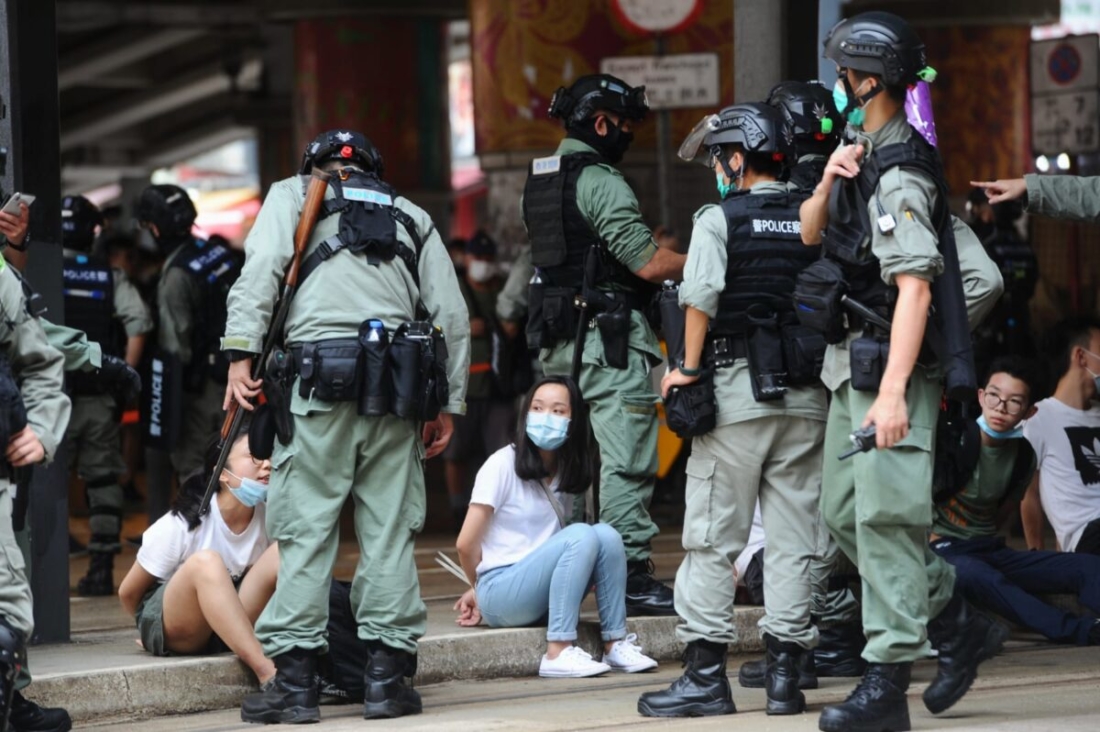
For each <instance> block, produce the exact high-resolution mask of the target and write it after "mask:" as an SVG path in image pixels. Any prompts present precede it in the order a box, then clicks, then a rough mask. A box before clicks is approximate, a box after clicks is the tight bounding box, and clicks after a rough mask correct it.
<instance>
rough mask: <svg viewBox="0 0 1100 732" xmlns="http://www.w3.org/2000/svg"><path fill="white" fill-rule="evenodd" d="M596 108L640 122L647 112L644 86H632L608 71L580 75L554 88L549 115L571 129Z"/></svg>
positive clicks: (594, 111) (596, 109) (647, 104)
mask: <svg viewBox="0 0 1100 732" xmlns="http://www.w3.org/2000/svg"><path fill="white" fill-rule="evenodd" d="M599 110H606V111H608V112H612V113H614V114H617V115H619V116H620V117H622V118H624V119H630V120H635V121H637V122H640V121H641V120H643V119H645V116H646V114H647V113H648V112H649V99H648V98H647V97H646V94H645V87H644V86H638V87H633V86H630V85H629V84H627V83H626V82H625V81H623V80H622V79H620V78H618V77H616V76H612V75H611V74H589V75H587V76H582V77H581V78H579V79H577V80H576V81H574V82H573V84H572V85H571V86H570V87H569V88H568V89H566V88H565V87H564V86H563V87H558V90H557V91H556V92H554V96H553V98H552V99H551V100H550V116H551V117H554V118H557V119H560V120H561V121H562V122H563V123H564V124H565V127H566V128H567V129H568V128H571V127H573V126H575V125H578V124H579V123H581V122H583V121H585V120H586V119H588V118H589V117H591V116H592V115H593V114H595V113H596V112H597V111H599Z"/></svg>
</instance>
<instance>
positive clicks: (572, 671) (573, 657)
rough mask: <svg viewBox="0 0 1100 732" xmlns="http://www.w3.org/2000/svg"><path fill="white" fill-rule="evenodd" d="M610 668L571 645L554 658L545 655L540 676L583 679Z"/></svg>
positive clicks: (581, 649)
mask: <svg viewBox="0 0 1100 732" xmlns="http://www.w3.org/2000/svg"><path fill="white" fill-rule="evenodd" d="M610 670H611V667H610V666H608V665H607V664H606V663H600V662H599V661H596V660H595V659H593V658H592V656H590V655H588V654H587V653H585V651H584V649H583V648H578V647H577V646H569V647H568V648H566V649H565V650H564V651H562V652H561V653H560V654H558V657H557V658H555V659H554V660H550V659H549V658H547V657H546V656H545V655H544V656H543V657H542V663H540V664H539V676H542V677H543V678H547V679H583V678H585V677H587V676H599V675H600V674H605V673H607V672H608V671H610Z"/></svg>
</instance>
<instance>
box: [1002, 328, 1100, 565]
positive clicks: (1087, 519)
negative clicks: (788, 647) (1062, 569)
mask: <svg viewBox="0 0 1100 732" xmlns="http://www.w3.org/2000/svg"><path fill="white" fill-rule="evenodd" d="M1043 352H1044V353H1047V354H1050V355H1051V356H1052V357H1053V358H1055V359H1056V361H1055V362H1054V366H1055V369H1054V373H1056V374H1057V379H1058V385H1057V387H1056V388H1055V390H1054V396H1053V397H1051V398H1050V399H1044V400H1043V401H1041V402H1039V403H1038V404H1036V407H1037V408H1038V412H1037V413H1036V415H1035V417H1033V418H1032V419H1029V420H1028V421H1027V425H1026V426H1025V427H1024V436H1025V437H1026V438H1027V439H1028V442H1030V443H1031V445H1032V447H1034V448H1035V456H1036V458H1037V460H1038V466H1039V473H1038V475H1037V476H1036V479H1035V480H1033V481H1032V484H1031V485H1030V486H1029V487H1028V491H1027V495H1026V496H1025V497H1024V501H1023V503H1022V504H1021V506H1020V516H1021V518H1022V519H1023V523H1024V536H1026V537H1027V546H1028V549H1042V548H1043V514H1044V512H1045V513H1046V516H1047V518H1048V519H1049V520H1050V524H1051V526H1053V527H1054V534H1055V536H1056V537H1057V539H1058V548H1059V549H1061V550H1062V551H1064V552H1077V553H1078V554H1100V404H1097V398H1098V397H1100V321H1098V320H1096V319H1095V318H1081V317H1075V318H1069V319H1066V320H1063V321H1062V322H1060V323H1058V324H1057V325H1056V326H1055V327H1054V329H1053V331H1052V332H1051V338H1050V341H1049V343H1047V344H1046V347H1045V348H1044V349H1043Z"/></svg>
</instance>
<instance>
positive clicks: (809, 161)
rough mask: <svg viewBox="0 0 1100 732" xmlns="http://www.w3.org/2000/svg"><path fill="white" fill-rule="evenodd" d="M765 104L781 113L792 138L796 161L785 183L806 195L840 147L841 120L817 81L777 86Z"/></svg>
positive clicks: (793, 82) (834, 104)
mask: <svg viewBox="0 0 1100 732" xmlns="http://www.w3.org/2000/svg"><path fill="white" fill-rule="evenodd" d="M768 104H770V105H772V106H773V107H775V108H777V109H779V110H780V111H781V112H783V114H784V116H785V117H786V118H787V122H788V123H789V124H790V126H791V133H792V134H793V136H794V151H795V156H796V158H795V162H794V163H793V164H792V165H791V167H790V169H789V170H788V171H787V180H788V181H789V182H790V183H792V184H793V185H794V187H795V188H797V189H798V190H800V191H804V192H805V193H806V194H807V195H808V194H810V193H812V192H813V190H814V188H815V187H816V186H817V184H818V183H820V182H821V176H822V175H823V174H824V173H825V163H826V161H828V159H829V156H830V155H832V153H833V150H835V149H836V146H837V145H839V144H840V136H841V133H842V132H843V131H844V118H843V117H841V116H840V113H839V112H837V111H836V103H835V102H834V101H833V95H832V93H831V92H830V91H829V90H828V89H826V88H825V85H824V84H822V83H821V82H820V81H784V82H781V83H779V84H776V85H775V86H774V87H772V90H771V91H770V92H769V93H768Z"/></svg>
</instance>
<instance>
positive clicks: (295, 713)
mask: <svg viewBox="0 0 1100 732" xmlns="http://www.w3.org/2000/svg"><path fill="white" fill-rule="evenodd" d="M315 166H316V167H318V168H320V169H323V170H326V171H329V172H330V173H331V178H330V179H329V183H328V191H327V193H326V199H325V202H324V206H323V208H322V210H321V214H320V215H321V219H320V220H319V222H318V223H317V225H316V228H315V229H314V231H313V233H312V236H311V237H310V238H309V243H308V247H307V250H306V253H305V259H304V261H303V263H302V269H301V275H300V277H299V282H298V290H297V294H296V295H295V297H294V300H293V304H292V306H291V308H290V311H289V317H288V319H287V322H286V327H285V331H284V332H283V333H281V334H273V335H275V336H281V338H279V340H281V341H284V342H285V344H286V349H287V351H288V352H289V354H290V358H291V360H292V361H293V370H292V371H291V373H290V374H288V375H287V376H286V377H285V378H284V379H283V380H282V381H281V388H282V389H283V392H282V395H281V398H279V399H276V400H271V399H269V403H276V402H278V403H284V404H287V409H288V411H289V414H288V415H287V420H288V421H289V422H290V424H291V425H292V427H291V430H292V434H290V435H284V436H281V437H280V438H279V441H278V442H276V444H275V447H274V453H273V454H272V474H271V484H270V487H269V489H268V491H269V492H268V495H269V499H268V508H267V529H268V533H269V535H270V536H271V538H272V540H274V541H278V542H279V578H278V583H277V585H276V589H275V595H274V597H272V599H271V602H269V603H268V605H267V607H266V608H265V610H264V612H263V614H262V615H261V616H260V618H259V621H258V622H257V624H256V634H257V636H258V637H259V639H260V642H261V643H262V644H263V648H264V652H265V653H266V654H267V655H268V656H269V657H271V658H272V659H273V660H274V662H275V666H276V669H277V674H276V677H275V679H274V681H273V682H272V683H271V684H270V685H269V686H265V689H264V692H263V693H261V694H256V695H252V696H250V697H248V698H247V699H246V700H245V701H244V704H243V705H242V707H241V717H242V718H243V719H245V720H247V721H253V722H266V723H273V722H285V723H298V722H303V721H313V720H316V719H318V718H319V716H320V713H319V710H318V707H317V694H318V692H317V684H316V676H315V672H316V664H317V656H318V655H319V654H320V653H322V652H324V650H325V649H326V647H327V644H326V639H325V619H326V617H327V615H328V587H329V579H330V577H331V575H332V567H333V562H334V561H335V559H336V549H337V545H338V544H337V542H338V536H337V534H338V531H337V528H338V524H339V517H340V509H341V508H342V507H343V505H344V503H345V502H346V500H347V497H348V495H349V494H351V495H353V496H354V499H355V505H356V509H355V529H356V535H357V536H358V539H359V546H360V549H361V553H360V560H359V566H358V567H357V569H356V573H355V579H354V581H353V584H352V590H351V597H352V604H353V605H354V607H355V617H356V620H357V621H358V623H359V637H360V638H361V639H363V640H364V641H365V642H366V644H367V647H368V649H369V651H368V656H367V658H366V659H364V660H365V663H366V671H365V675H364V684H365V698H366V701H365V705H364V716H365V717H367V718H375V717H396V716H401V715H404V714H416V713H419V712H420V711H421V701H420V695H419V694H418V693H417V692H416V691H415V690H413V689H412V688H411V686H410V685H409V683H408V681H407V680H408V679H411V678H412V676H413V674H414V673H415V671H416V648H417V639H418V638H419V637H420V636H422V635H423V634H424V630H425V623H426V619H427V612H426V609H425V606H424V603H423V601H422V600H421V599H420V593H419V585H418V580H417V572H416V563H415V561H414V559H413V536H414V534H415V533H416V532H417V531H419V530H420V528H421V527H422V526H423V523H424V510H425V503H424V500H425V499H424V474H423V468H422V465H421V461H422V460H423V459H424V458H425V457H433V456H435V455H437V454H439V453H440V452H442V451H443V449H444V448H445V447H446V445H447V442H448V441H449V439H450V436H451V433H452V430H453V426H452V421H451V415H452V414H461V413H463V411H464V409H465V402H464V399H465V388H466V374H467V372H468V369H469V339H470V331H469V328H470V325H469V315H468V313H467V310H466V306H465V303H464V301H463V298H462V294H461V292H460V291H459V287H458V281H457V279H456V277H455V271H454V266H453V264H452V263H451V259H450V257H449V255H448V254H447V250H446V247H445V246H444V244H443V241H442V239H440V236H439V232H438V231H437V230H436V228H435V226H434V225H433V224H432V221H431V218H430V217H429V216H428V214H427V213H425V212H424V210H423V209H421V208H419V207H418V206H416V205H415V204H413V203H412V202H410V201H409V200H408V199H406V198H403V197H401V196H399V195H398V193H397V192H396V191H395V190H394V189H393V188H392V187H391V186H389V185H388V184H387V183H385V182H384V181H383V179H382V172H383V167H382V158H381V155H380V154H379V153H378V152H377V150H375V148H374V147H373V146H372V145H371V143H370V142H369V141H368V140H367V138H366V137H364V136H363V135H362V134H361V133H358V132H352V131H347V130H331V131H329V132H326V133H323V134H321V135H319V136H318V137H317V138H316V139H315V140H314V141H313V142H312V143H311V144H310V145H309V146H308V147H307V148H306V153H305V156H304V160H303V163H302V168H301V173H302V175H303V176H305V178H303V177H299V176H295V177H293V178H288V179H286V180H282V181H279V182H277V183H275V184H274V185H272V187H271V190H270V191H269V193H268V194H267V199H266V201H265V202H264V205H263V208H262V209H261V210H260V213H259V215H258V217H257V219H256V224H255V226H254V227H253V229H252V231H251V233H250V234H249V240H248V245H247V248H246V251H247V259H246V261H245V265H244V270H243V272H242V274H241V278H240V279H239V280H238V282H237V284H236V285H234V287H233V289H232V291H231V292H230V296H229V313H230V316H229V320H228V323H227V325H226V331H225V338H224V339H223V340H222V346H223V348H225V349H227V353H228V354H229V357H230V359H231V360H232V361H233V363H232V365H231V367H230V374H229V384H228V386H227V390H226V396H225V404H226V406H227V407H228V406H229V404H230V400H231V399H236V400H237V401H238V402H239V403H240V404H242V405H247V404H248V401H247V400H248V399H249V398H251V397H254V396H255V395H256V394H257V393H258V390H259V388H260V387H261V384H260V383H259V382H258V381H255V380H253V379H252V378H251V376H250V371H251V364H252V359H253V358H254V357H255V355H256V354H259V353H261V352H262V351H261V349H262V343H263V340H264V335H265V333H266V332H267V330H268V328H269V326H270V318H271V312H272V307H273V303H274V302H275V299H276V295H277V287H278V283H279V281H280V279H281V277H282V276H283V273H284V271H285V270H286V267H287V265H288V264H289V263H290V261H291V257H292V254H293V244H294V242H293V239H294V236H295V229H296V227H297V225H298V223H299V218H300V216H301V217H303V218H304V217H305V216H306V213H303V212H302V208H303V202H304V201H305V200H306V197H305V190H306V186H307V184H309V182H310V179H309V174H310V172H311V170H312V169H313V168H314V167H315ZM307 220H308V219H307ZM330 260H331V261H330ZM427 319H430V322H431V323H432V324H433V326H432V327H430V328H428V327H424V324H423V322H422V321H424V320H427ZM412 321H421V322H420V323H416V322H412ZM438 328H441V329H442V334H443V336H444V337H445V339H446V351H448V352H449V358H448V359H447V360H446V362H445V365H444V363H443V362H442V361H441V359H440V357H441V355H442V353H441V351H442V348H441V346H442V344H441V343H438V340H439V338H438V336H439V331H438V330H437V329H438ZM429 331H430V332H429ZM429 340H431V342H432V343H435V344H436V346H439V347H438V348H434V349H432V351H431V352H432V353H433V354H434V355H433V356H432V358H431V359H430V360H431V361H432V362H433V365H432V366H431V368H430V369H426V370H421V364H423V363H424V359H423V358H421V354H424V353H426V351H425V350H423V349H424V348H427V344H428V342H429ZM387 343H388V344H389V345H388V356H386V353H387V351H386V344H387ZM410 346H412V351H411V353H412V363H411V364H410V362H409V359H407V358H406V357H405V355H404V354H408V353H409V352H410V350H409V347H410ZM380 355H381V356H386V357H383V358H381V359H377V358H375V357H376V356H380ZM364 362H365V363H366V366H365V367H362V364H363V363H364ZM380 364H381V365H380ZM386 364H388V367H387V366H386ZM444 369H445V371H444ZM294 371H296V372H297V374H298V375H297V377H296V378H294V377H293V373H294ZM364 374H366V375H365V376H364ZM387 374H388V376H387ZM391 379H392V382H391V381H390V380H391ZM434 379H438V380H439V382H442V384H440V383H439V382H437V385H445V388H444V389H443V390H442V391H435V395H436V398H441V402H440V403H438V404H436V405H435V411H437V412H438V410H439V409H440V407H442V411H441V412H438V417H436V416H435V415H434V414H432V410H431V409H430V408H428V407H424V408H423V409H421V408H415V409H413V410H412V411H409V410H406V409H404V408H402V407H401V406H400V404H401V399H402V398H403V397H402V396H401V395H402V394H404V393H406V391H407V389H408V384H409V382H410V380H411V382H412V383H413V384H414V385H415V384H420V385H421V386H423V385H425V384H428V383H429V381H428V380H434ZM387 383H392V391H389V390H387V388H386V384H387ZM262 386H263V387H264V389H265V391H268V390H271V389H274V388H276V387H277V385H276V383H275V379H274V377H273V376H272V375H271V374H268V375H267V376H265V383H264V384H262ZM416 391H418V390H417V389H416V387H415V386H414V387H413V392H416ZM419 391H420V392H423V389H419ZM288 392H289V393H288ZM447 394H449V395H448V396H446V398H442V397H443V396H444V395H447ZM360 397H362V399H361V400H360ZM391 397H392V398H391ZM387 406H388V409H387ZM246 408H248V407H247V406H246ZM397 414H401V415H402V416H397ZM421 421H423V423H424V429H423V442H422V441H421V435H420V434H419V433H418V428H419V426H420V424H421ZM425 443H426V444H425Z"/></svg>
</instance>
